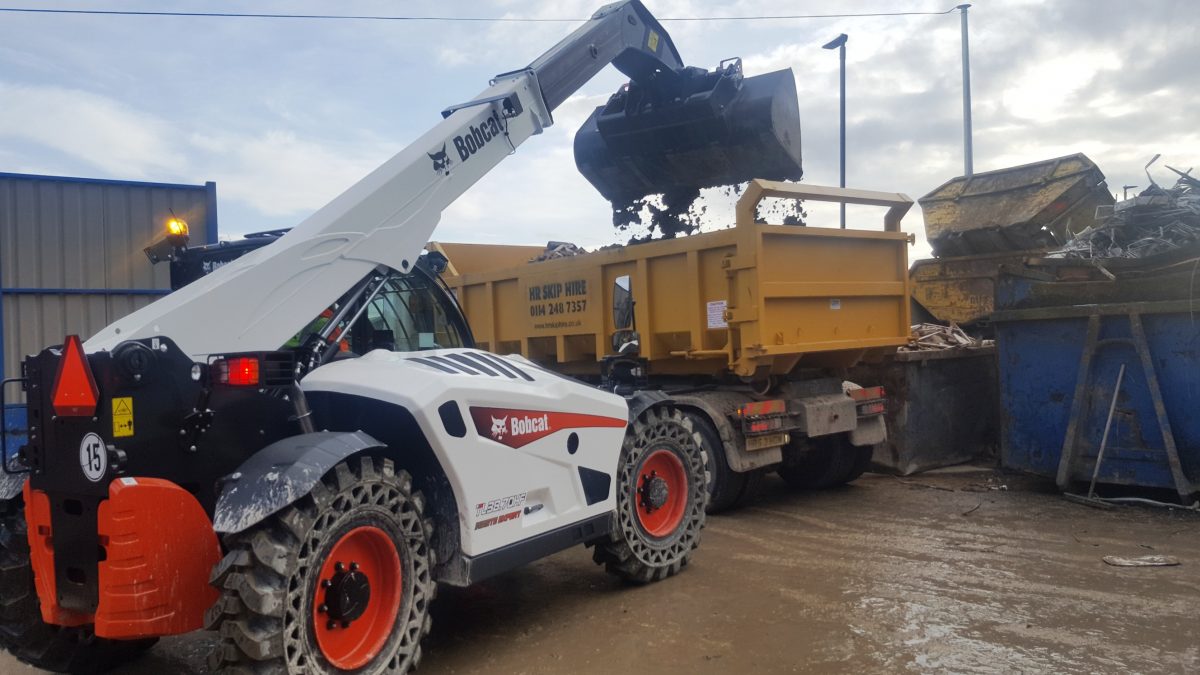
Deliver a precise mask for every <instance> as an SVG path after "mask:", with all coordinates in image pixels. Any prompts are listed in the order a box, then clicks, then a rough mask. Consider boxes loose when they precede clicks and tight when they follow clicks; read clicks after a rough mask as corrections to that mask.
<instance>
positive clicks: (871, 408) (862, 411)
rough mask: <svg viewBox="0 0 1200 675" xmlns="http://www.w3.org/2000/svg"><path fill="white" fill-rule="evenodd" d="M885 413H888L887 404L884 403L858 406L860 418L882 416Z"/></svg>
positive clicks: (878, 402) (877, 402) (876, 402)
mask: <svg viewBox="0 0 1200 675" xmlns="http://www.w3.org/2000/svg"><path fill="white" fill-rule="evenodd" d="M885 412H887V404H886V403H884V402H883V401H875V402H873V403H863V404H861V405H859V406H858V416H859V417H866V416H867V415H882V414H883V413H885Z"/></svg>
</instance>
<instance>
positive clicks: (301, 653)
mask: <svg viewBox="0 0 1200 675" xmlns="http://www.w3.org/2000/svg"><path fill="white" fill-rule="evenodd" d="M424 506H425V504H424V498H423V497H422V495H421V493H420V492H416V491H414V490H413V487H412V478H411V477H410V476H409V474H408V473H407V472H405V471H399V472H397V471H396V470H395V469H394V467H393V465H392V462H391V461H390V460H386V459H375V458H371V457H360V458H353V459H351V460H349V461H346V462H342V463H340V464H338V465H337V466H335V467H334V468H333V469H332V470H331V471H329V472H328V473H327V474H325V476H324V477H323V478H322V479H321V481H320V482H319V483H318V484H317V486H316V487H315V488H314V489H313V491H312V492H311V493H310V494H309V495H308V496H306V497H304V498H303V499H301V500H299V501H298V502H296V503H295V504H293V505H291V506H289V507H287V508H286V509H284V510H282V511H280V512H279V513H277V514H275V515H273V516H271V517H270V518H267V519H266V520H264V521H263V522H261V523H259V524H258V525H256V526H254V527H252V528H250V529H248V530H246V531H244V532H240V533H238V534H235V535H231V536H229V537H227V538H226V542H225V544H226V549H227V550H228V551H229V553H228V555H226V556H225V558H224V559H223V560H222V561H221V562H220V563H219V564H218V565H217V567H216V569H214V570H213V577H212V583H213V585H214V586H216V587H217V589H218V590H219V591H220V592H221V598H220V599H219V600H218V601H217V603H216V604H215V605H214V606H213V607H212V608H210V609H209V612H208V615H207V616H206V622H205V623H206V625H207V627H208V628H210V629H212V630H216V631H218V632H219V633H220V635H221V641H220V643H219V644H218V646H217V648H216V649H215V650H214V652H213V653H212V654H211V655H210V657H209V666H210V667H211V668H212V669H213V670H216V671H220V672H226V673H272V674H275V673H279V674H284V673H287V674H292V675H299V674H301V673H303V674H305V675H308V674H312V675H318V674H322V673H335V672H345V671H344V670H340V669H338V668H337V667H335V666H334V665H333V664H331V663H330V661H329V660H328V658H327V657H326V654H325V653H324V651H323V650H322V648H321V647H320V646H319V645H318V644H317V631H318V628H317V626H316V624H315V622H314V621H313V620H312V617H313V612H314V605H316V604H317V600H316V597H317V593H318V592H319V591H318V588H319V587H318V583H319V582H320V583H323V582H324V581H327V579H325V580H322V579H320V577H321V576H322V566H324V565H326V563H328V562H329V561H330V560H331V556H330V553H331V552H332V550H333V548H334V547H335V545H336V544H338V542H340V541H342V539H343V537H344V536H345V535H346V534H347V533H349V532H351V531H354V530H356V529H359V528H363V527H367V528H368V529H373V530H379V531H382V532H383V533H384V534H387V535H389V538H390V541H391V544H392V545H393V546H394V549H395V551H396V553H397V555H398V557H399V560H400V569H401V572H402V576H401V580H400V584H399V585H400V587H401V595H400V603H399V607H398V610H397V612H396V614H395V619H394V624H393V626H392V629H391V632H390V633H388V637H387V641H386V642H385V643H384V644H383V646H382V648H381V649H380V650H379V652H378V654H377V655H376V656H375V657H374V658H371V659H370V660H369V661H368V662H367V663H366V664H364V665H362V666H360V667H357V668H354V669H353V672H356V673H371V674H372V675H374V674H375V673H400V674H403V673H407V672H409V671H410V670H413V669H415V668H416V667H417V665H418V664H419V662H420V660H421V641H422V639H423V638H424V637H425V636H426V635H427V634H428V633H429V629H430V618H429V606H430V604H431V602H432V601H433V598H434V596H435V595H436V593H437V584H436V583H435V582H434V580H433V566H434V564H435V562H436V561H435V559H434V557H435V556H434V551H433V548H432V546H430V541H431V537H432V535H433V524H432V521H431V520H429V519H426V518H425V517H424ZM351 569H352V570H353V569H355V568H354V567H353V566H352V567H351ZM375 583H376V584H378V583H379V580H378V579H376V580H375ZM323 587H324V586H321V588H323ZM372 590H374V591H375V592H377V593H378V592H379V590H378V586H374V585H373V586H372ZM385 606H386V605H385ZM317 611H321V610H317Z"/></svg>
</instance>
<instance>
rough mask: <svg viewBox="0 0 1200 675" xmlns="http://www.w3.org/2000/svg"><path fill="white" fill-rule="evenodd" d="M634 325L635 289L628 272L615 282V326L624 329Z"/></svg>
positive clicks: (616, 328)
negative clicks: (632, 288) (632, 286)
mask: <svg viewBox="0 0 1200 675" xmlns="http://www.w3.org/2000/svg"><path fill="white" fill-rule="evenodd" d="M633 327H634V326H633V291H632V290H631V284H630V280H629V275H628V274H626V275H624V276H620V277H617V279H616V281H615V282H614V283H613V328H614V329H615V330H618V331H623V330H630V329H632V328H633Z"/></svg>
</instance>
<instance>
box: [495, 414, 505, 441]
mask: <svg viewBox="0 0 1200 675" xmlns="http://www.w3.org/2000/svg"><path fill="white" fill-rule="evenodd" d="M507 433H508V418H507V417H501V418H500V419H496V418H495V417H493V418H492V438H496V439H500V438H504V434H507Z"/></svg>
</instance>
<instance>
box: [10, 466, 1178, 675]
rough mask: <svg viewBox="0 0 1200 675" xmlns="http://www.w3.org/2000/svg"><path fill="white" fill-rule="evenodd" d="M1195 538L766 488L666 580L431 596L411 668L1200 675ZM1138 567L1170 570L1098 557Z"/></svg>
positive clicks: (1027, 497)
mask: <svg viewBox="0 0 1200 675" xmlns="http://www.w3.org/2000/svg"><path fill="white" fill-rule="evenodd" d="M1000 486H1005V487H1006V488H1007V489H998V488H1000ZM1198 535H1200V515H1197V514H1193V513H1183V512H1180V511H1166V510H1157V509H1151V508H1140V507H1124V508H1121V509H1118V510H1114V511H1099V510H1095V509H1091V508H1088V507H1085V506H1080V505H1077V504H1073V503H1069V502H1066V501H1064V500H1063V499H1062V498H1061V497H1059V496H1058V495H1057V494H1055V493H1054V492H1053V491H1052V490H1051V489H1049V486H1047V485H1046V484H1045V483H1042V482H1038V481H1034V480H1031V479H1028V478H1024V477H1019V476H1012V475H1003V474H998V473H994V472H987V471H970V470H969V471H964V470H961V469H960V470H957V471H953V472H948V473H935V474H926V475H922V476H918V477H913V478H907V479H899V478H894V477H890V476H880V475H870V474H869V475H867V476H865V477H864V478H862V479H860V480H859V481H858V482H857V483H855V484H854V485H851V486H849V487H846V488H842V489H839V490H834V491H828V492H820V493H808V494H800V493H792V492H789V491H788V490H786V489H785V487H784V486H783V484H782V483H780V482H779V481H778V480H775V479H769V480H768V481H766V484H765V485H764V486H763V490H762V492H761V493H760V494H759V495H758V497H757V498H756V499H755V500H753V501H752V502H751V503H749V504H748V505H746V506H745V507H743V508H742V509H740V510H739V511H737V512H735V513H732V514H729V515H724V516H716V517H713V518H711V519H710V521H709V526H708V529H707V530H706V531H705V534H704V541H703V543H702V545H701V549H700V551H698V552H697V555H696V557H695V559H694V561H693V564H692V566H691V567H690V568H688V569H687V570H686V571H685V572H684V573H683V574H682V575H681V576H679V577H677V578H674V579H671V580H669V581H667V582H665V583H660V584H657V585H654V586H649V587H645V588H635V587H630V586H626V585H623V584H622V583H620V582H618V581H616V580H614V579H611V578H609V577H607V576H606V575H605V574H604V573H603V572H602V571H601V570H600V569H599V568H597V567H595V566H594V565H593V564H592V562H591V559H590V556H589V555H588V553H587V552H586V551H584V550H583V549H574V550H570V551H566V552H563V553H561V554H559V555H556V556H554V557H552V558H549V559H547V560H545V561H542V562H539V563H537V564H534V565H531V566H529V567H526V568H524V569H521V570H517V571H515V572H512V573H509V574H506V575H503V576H501V577H499V578H496V579H492V580H490V581H488V582H485V583H483V584H481V585H479V586H477V587H475V588H471V589H465V590H459V589H443V591H442V593H441V595H440V597H439V598H438V602H437V604H436V605H435V610H434V611H435V615H434V624H433V626H434V628H433V635H432V637H431V638H430V640H429V642H428V649H427V652H426V659H425V661H424V663H423V664H422V667H421V672H422V673H464V674H465V673H531V674H532V673H564V672H577V673H611V672H642V673H733V672H764V673H766V672H770V673H786V672H819V673H885V672H886V673H896V672H905V671H908V672H930V671H941V672H954V673H974V672H978V673H1010V672H1025V673H1029V672H1060V673H1063V672H1070V673H1097V672H1099V673H1131V672H1138V673H1189V672H1190V673H1194V672H1200V536H1198ZM1147 554H1167V555H1172V556H1175V557H1177V558H1178V559H1179V560H1180V562H1181V563H1182V564H1181V565H1179V566H1178V567H1159V568H1121V567H1110V566H1108V565H1106V564H1105V563H1104V562H1103V561H1102V560H1101V558H1102V557H1103V556H1105V555H1130V556H1139V555H1147ZM211 644H212V639H211V637H210V636H209V635H207V634H203V633H200V634H196V635H193V636H187V637H183V638H175V639H170V640H164V641H163V642H162V643H160V644H159V645H158V646H157V647H156V648H155V649H154V650H153V651H152V652H151V653H150V654H149V655H148V656H147V657H146V658H144V659H143V660H141V661H140V662H138V663H137V664H135V665H133V666H131V667H127V668H125V669H123V670H121V671H119V672H120V673H123V674H124V675H135V674H137V675H151V674H153V675H160V674H162V673H203V672H207V671H206V669H205V668H204V665H203V663H204V654H205V652H206V651H207V650H208V649H209V647H210V646H211ZM7 659H8V657H7V656H0V672H3V673H10V672H23V673H31V672H35V671H32V670H30V669H28V668H24V667H21V666H18V665H17V664H15V662H13V661H11V660H7Z"/></svg>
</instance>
